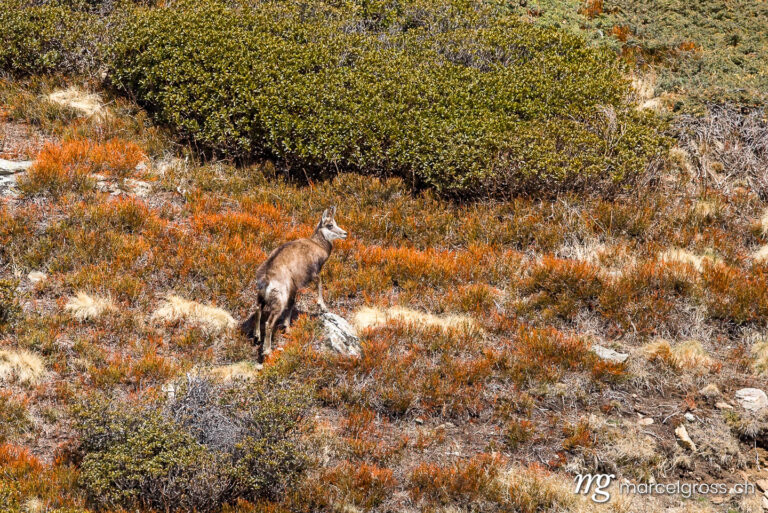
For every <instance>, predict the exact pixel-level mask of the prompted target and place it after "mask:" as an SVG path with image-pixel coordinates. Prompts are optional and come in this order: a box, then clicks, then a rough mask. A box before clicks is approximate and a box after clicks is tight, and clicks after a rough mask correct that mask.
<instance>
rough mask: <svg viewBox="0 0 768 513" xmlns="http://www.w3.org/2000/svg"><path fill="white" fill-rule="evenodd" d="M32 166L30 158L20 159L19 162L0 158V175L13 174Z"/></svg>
mask: <svg viewBox="0 0 768 513" xmlns="http://www.w3.org/2000/svg"><path fill="white" fill-rule="evenodd" d="M30 167H32V161H31V160H22V161H19V162H16V161H13V160H5V159H0V175H15V174H16V173H20V172H22V171H26V170H27V169H29V168H30Z"/></svg>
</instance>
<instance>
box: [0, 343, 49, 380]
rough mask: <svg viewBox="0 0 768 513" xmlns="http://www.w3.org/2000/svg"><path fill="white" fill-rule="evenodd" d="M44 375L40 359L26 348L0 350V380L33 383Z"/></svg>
mask: <svg viewBox="0 0 768 513" xmlns="http://www.w3.org/2000/svg"><path fill="white" fill-rule="evenodd" d="M44 375H45V365H44V364H43V361H42V359H41V358H40V357H39V356H37V355H36V354H34V353H31V352H29V351H26V350H23V349H22V350H18V351H12V350H2V351H0V381H5V382H12V381H16V382H19V383H23V384H26V385H35V384H37V383H39V382H40V380H41V379H42V378H43V376H44Z"/></svg>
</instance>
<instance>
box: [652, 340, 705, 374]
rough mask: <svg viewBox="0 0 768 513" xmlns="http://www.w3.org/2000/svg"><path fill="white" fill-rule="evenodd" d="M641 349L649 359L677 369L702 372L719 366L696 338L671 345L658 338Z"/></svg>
mask: <svg viewBox="0 0 768 513" xmlns="http://www.w3.org/2000/svg"><path fill="white" fill-rule="evenodd" d="M642 350H643V352H644V353H645V356H646V357H647V358H648V359H649V360H661V361H664V362H665V363H667V364H668V365H670V366H671V367H674V368H676V369H678V370H693V371H695V372H696V373H700V374H703V373H706V372H710V371H713V370H717V369H718V368H719V367H720V364H719V363H718V362H717V360H715V359H714V358H712V357H711V356H709V354H708V353H707V351H706V350H705V349H704V347H703V346H702V345H701V342H699V341H698V340H687V341H685V342H680V343H678V344H676V345H675V346H674V347H673V346H672V345H671V344H670V343H669V341H667V340H664V339H658V340H655V341H653V342H651V343H649V344H646V345H644V346H643V348H642Z"/></svg>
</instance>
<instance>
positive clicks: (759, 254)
mask: <svg viewBox="0 0 768 513" xmlns="http://www.w3.org/2000/svg"><path fill="white" fill-rule="evenodd" d="M752 259H753V260H754V261H755V262H765V261H768V244H766V245H764V246H762V247H761V248H760V249H758V250H757V251H755V252H754V253H752Z"/></svg>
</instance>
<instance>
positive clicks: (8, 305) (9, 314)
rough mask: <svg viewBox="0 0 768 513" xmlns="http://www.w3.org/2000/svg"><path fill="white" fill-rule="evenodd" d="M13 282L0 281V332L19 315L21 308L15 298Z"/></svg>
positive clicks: (14, 284) (15, 283)
mask: <svg viewBox="0 0 768 513" xmlns="http://www.w3.org/2000/svg"><path fill="white" fill-rule="evenodd" d="M18 285H19V283H18V282H17V281H15V280H0V330H2V328H3V327H4V326H5V325H7V324H9V323H10V322H11V321H13V320H14V319H15V318H16V317H18V315H19V314H20V313H21V307H20V306H19V302H18V300H17V298H16V287H18Z"/></svg>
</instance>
